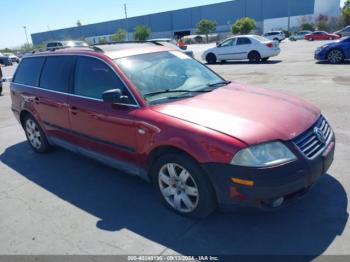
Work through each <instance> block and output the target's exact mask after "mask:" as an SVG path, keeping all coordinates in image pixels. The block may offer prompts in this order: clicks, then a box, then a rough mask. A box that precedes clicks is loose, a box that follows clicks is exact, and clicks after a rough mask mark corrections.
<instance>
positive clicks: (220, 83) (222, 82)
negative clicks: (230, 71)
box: [207, 81, 232, 87]
mask: <svg viewBox="0 0 350 262" xmlns="http://www.w3.org/2000/svg"><path fill="white" fill-rule="evenodd" d="M231 83H232V82H231V81H221V82H217V83H212V84H207V86H208V87H219V86H227V85H229V84H231Z"/></svg>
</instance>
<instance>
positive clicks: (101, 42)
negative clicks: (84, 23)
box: [98, 37, 108, 45]
mask: <svg viewBox="0 0 350 262" xmlns="http://www.w3.org/2000/svg"><path fill="white" fill-rule="evenodd" d="M98 43H99V44H100V45H103V44H107V43H108V41H107V39H106V38H105V37H101V38H100V39H99V40H98Z"/></svg>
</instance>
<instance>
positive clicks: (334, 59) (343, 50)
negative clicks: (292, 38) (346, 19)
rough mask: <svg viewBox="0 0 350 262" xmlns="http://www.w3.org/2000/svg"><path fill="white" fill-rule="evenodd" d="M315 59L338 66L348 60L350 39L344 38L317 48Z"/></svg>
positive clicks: (349, 57) (349, 56)
mask: <svg viewBox="0 0 350 262" xmlns="http://www.w3.org/2000/svg"><path fill="white" fill-rule="evenodd" d="M315 59H316V60H319V61H328V62H330V63H331V64H340V63H343V62H344V61H345V60H346V59H350V37H345V38H343V39H341V40H339V41H335V42H332V43H328V44H326V45H323V46H321V47H319V48H317V50H316V51H315Z"/></svg>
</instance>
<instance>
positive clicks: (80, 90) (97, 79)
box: [74, 57, 135, 104]
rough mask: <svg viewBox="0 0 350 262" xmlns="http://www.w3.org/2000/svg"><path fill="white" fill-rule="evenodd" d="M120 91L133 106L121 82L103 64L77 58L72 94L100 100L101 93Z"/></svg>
mask: <svg viewBox="0 0 350 262" xmlns="http://www.w3.org/2000/svg"><path fill="white" fill-rule="evenodd" d="M117 88H118V89H120V90H121V91H122V92H123V93H124V94H125V95H127V96H128V97H129V102H128V103H130V104H135V102H134V101H132V98H131V96H130V94H128V92H127V90H126V88H125V86H124V84H123V82H122V81H121V80H120V79H119V77H118V76H117V75H116V74H115V73H114V71H113V70H112V69H111V68H110V67H109V66H108V65H106V64H105V63H104V62H102V61H100V60H97V59H95V58H90V57H79V58H78V61H77V66H76V70H75V81H74V94H76V95H80V96H85V97H90V98H96V99H102V94H103V92H105V91H107V90H111V89H117Z"/></svg>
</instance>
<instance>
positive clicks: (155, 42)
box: [92, 40, 162, 46]
mask: <svg viewBox="0 0 350 262" xmlns="http://www.w3.org/2000/svg"><path fill="white" fill-rule="evenodd" d="M146 43H152V44H155V45H161V46H162V44H161V43H159V42H157V41H150V40H144V41H137V40H134V41H132V40H131V41H112V42H107V43H103V44H93V45H92V46H98V45H116V44H146Z"/></svg>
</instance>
